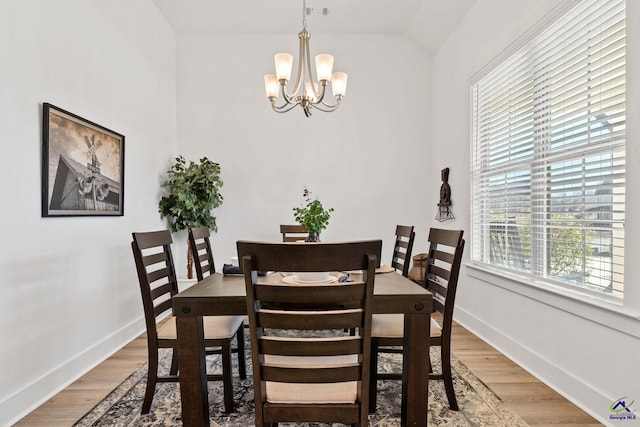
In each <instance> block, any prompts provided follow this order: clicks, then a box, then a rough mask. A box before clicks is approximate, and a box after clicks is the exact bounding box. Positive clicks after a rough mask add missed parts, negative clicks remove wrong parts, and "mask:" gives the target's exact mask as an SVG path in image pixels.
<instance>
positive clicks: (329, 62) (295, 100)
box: [264, 0, 347, 117]
mask: <svg viewBox="0 0 640 427" xmlns="http://www.w3.org/2000/svg"><path fill="white" fill-rule="evenodd" d="M310 37H311V35H310V34H309V31H307V20H306V1H305V0H303V2H302V31H300V33H298V39H299V40H300V50H299V54H298V72H297V76H296V83H295V85H294V87H293V92H291V93H289V92H288V91H287V83H288V82H289V80H290V78H291V68H292V66H293V56H292V55H290V54H288V53H278V54H276V55H275V62H276V74H267V75H265V76H264V85H265V89H266V91H267V98H269V101H271V106H272V107H273V109H274V111H276V112H278V113H286V112H287V111H291V110H292V109H293V108H294V107H295V106H296V105H299V106H300V107H302V110H303V111H304V114H305V115H306V116H307V117H310V116H311V110H312V109H314V108H315V109H317V110H320V111H324V112H331V111H335V110H336V109H337V108H338V106H339V105H340V101H341V100H342V98H343V97H344V94H345V92H346V90H347V73H342V72H335V73H333V74H332V73H331V72H332V70H333V56H331V55H327V54H320V55H316V58H315V59H316V61H315V62H316V76H317V78H318V81H317V82H314V80H313V76H312V75H311V58H310V56H309V38H310ZM329 82H331V89H332V92H333V97H334V98H335V104H333V105H331V104H327V103H326V102H325V94H326V91H327V85H328V84H329ZM281 87H282V91H280V88H281ZM280 92H282V100H283V102H282V104H281V105H276V101H277V99H278V98H279V97H280V96H279V95H280Z"/></svg>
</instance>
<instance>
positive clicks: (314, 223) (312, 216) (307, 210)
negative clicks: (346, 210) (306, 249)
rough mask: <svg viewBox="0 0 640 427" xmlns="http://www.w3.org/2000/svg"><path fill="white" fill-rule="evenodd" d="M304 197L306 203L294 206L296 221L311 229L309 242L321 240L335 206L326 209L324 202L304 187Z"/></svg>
mask: <svg viewBox="0 0 640 427" xmlns="http://www.w3.org/2000/svg"><path fill="white" fill-rule="evenodd" d="M302 196H303V197H304V205H303V206H300V207H295V208H293V212H294V217H295V219H296V222H297V223H298V224H300V225H302V226H303V227H306V229H307V230H308V231H309V236H308V237H307V239H306V241H307V242H319V241H320V233H321V232H322V230H324V229H325V228H327V226H328V225H329V218H330V217H331V212H333V208H329V209H325V208H324V207H323V206H322V203H321V202H320V200H318V198H317V197H316V198H315V199H313V198H312V197H311V191H309V189H308V188H307V187H304V191H303V192H302Z"/></svg>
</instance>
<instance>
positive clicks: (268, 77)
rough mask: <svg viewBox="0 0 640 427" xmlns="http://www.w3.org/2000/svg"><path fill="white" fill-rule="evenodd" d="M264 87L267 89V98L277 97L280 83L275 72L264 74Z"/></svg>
mask: <svg viewBox="0 0 640 427" xmlns="http://www.w3.org/2000/svg"><path fill="white" fill-rule="evenodd" d="M264 88H265V90H266V91H267V98H277V97H278V92H279V91H280V85H279V83H278V79H277V78H276V75H275V74H265V75H264Z"/></svg>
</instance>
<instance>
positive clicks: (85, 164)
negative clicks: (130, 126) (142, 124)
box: [42, 103, 124, 217]
mask: <svg viewBox="0 0 640 427" xmlns="http://www.w3.org/2000/svg"><path fill="white" fill-rule="evenodd" d="M42 122H43V128H42V216H43V217H51V216H122V215H124V136H123V135H120V134H119V133H117V132H114V131H112V130H109V129H107V128H105V127H103V126H100V125H98V124H96V123H93V122H91V121H89V120H86V119H83V118H82V117H79V116H77V115H75V114H73V113H70V112H68V111H65V110H63V109H61V108H58V107H56V106H54V105H51V104H48V103H45V104H43V108H42Z"/></svg>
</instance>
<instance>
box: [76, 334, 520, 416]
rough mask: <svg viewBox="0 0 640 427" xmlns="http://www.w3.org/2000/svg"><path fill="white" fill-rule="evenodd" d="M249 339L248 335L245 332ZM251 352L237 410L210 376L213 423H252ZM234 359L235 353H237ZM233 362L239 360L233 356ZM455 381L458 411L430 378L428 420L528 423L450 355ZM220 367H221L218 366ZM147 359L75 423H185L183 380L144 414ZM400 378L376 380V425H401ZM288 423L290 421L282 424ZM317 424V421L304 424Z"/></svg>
mask: <svg viewBox="0 0 640 427" xmlns="http://www.w3.org/2000/svg"><path fill="white" fill-rule="evenodd" d="M246 343H247V344H248V343H249V337H248V336H247V337H246ZM434 350H435V349H432V352H431V360H432V362H433V365H434V366H436V367H438V366H439V354H438V352H437V351H434ZM161 351H162V354H161V360H160V365H161V369H165V370H166V371H165V372H167V371H168V368H169V364H170V361H171V353H170V351H169V350H161ZM246 357H247V379H246V380H240V379H239V377H238V376H237V366H235V364H234V370H233V375H234V401H235V403H236V407H235V410H234V411H233V412H232V413H229V414H227V413H225V412H224V410H223V409H222V408H224V404H223V401H222V383H221V382H219V381H216V382H209V383H208V387H209V405H210V407H209V413H210V414H211V415H210V416H211V425H212V426H214V427H217V426H220V427H242V426H251V425H254V416H253V410H254V405H253V382H252V377H251V357H250V351H249V350H247V352H246ZM233 359H234V360H235V356H234V357H233ZM234 363H235V362H234ZM207 365H208V369H209V372H221V368H220V356H208V358H207ZM452 365H453V369H454V371H455V373H454V378H455V380H454V387H455V391H456V397H457V399H458V406H459V408H460V410H459V411H452V410H450V409H449V407H448V406H447V397H446V394H445V391H444V386H443V384H442V381H431V382H430V383H429V403H428V423H429V425H430V426H461V427H475V426H505V427H518V426H527V423H525V422H524V421H523V420H522V419H521V418H520V417H519V416H518V415H517V414H516V413H515V412H513V411H512V410H511V409H509V408H508V407H507V406H506V405H505V404H504V403H503V402H502V401H501V400H500V398H499V397H498V396H496V395H495V394H494V393H493V392H492V391H491V390H490V389H489V388H488V387H487V386H486V385H485V384H483V383H482V381H480V380H479V379H478V378H477V377H475V376H474V375H473V374H472V373H471V372H470V371H469V369H467V367H466V366H465V365H464V364H463V363H461V362H460V361H459V360H457V359H455V358H454V359H452ZM400 366H401V364H400V356H399V355H394V354H389V355H387V354H384V355H381V356H380V370H381V371H382V370H385V369H387V370H389V369H394V370H397V369H398V368H399V367H400ZM216 369H217V370H216ZM146 372H147V364H146V363H145V364H143V365H141V366H140V367H139V368H138V369H137V370H136V371H135V372H134V373H133V374H131V375H130V376H129V377H128V378H127V379H126V380H125V381H124V382H122V384H120V385H119V386H118V387H116V388H115V389H114V390H113V391H112V392H111V393H110V394H109V395H108V396H107V397H106V398H105V399H104V400H102V401H101V402H100V403H99V404H98V405H96V406H95V407H94V408H93V409H92V410H91V411H89V412H88V413H87V414H86V415H85V416H84V417H82V418H81V419H80V420H79V421H78V422H77V423H76V424H74V426H77V427H86V426H109V427H114V426H115V427H141V426H154V427H155V426H157V427H173V426H181V425H182V421H181V418H180V416H181V414H180V412H181V411H180V388H179V387H180V386H179V385H178V384H175V383H163V384H159V385H158V386H157V387H156V394H155V396H154V399H153V403H152V405H151V412H150V413H149V414H146V415H141V414H140V408H141V407H142V400H143V396H144V390H145V386H146ZM400 396H401V384H400V381H380V383H379V385H378V408H377V411H376V413H375V414H372V415H370V416H369V424H370V425H371V426H375V427H385V426H399V425H400ZM281 425H289V426H291V425H292V424H281ZM305 425H309V426H312V425H314V426H315V425H317V424H305Z"/></svg>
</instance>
